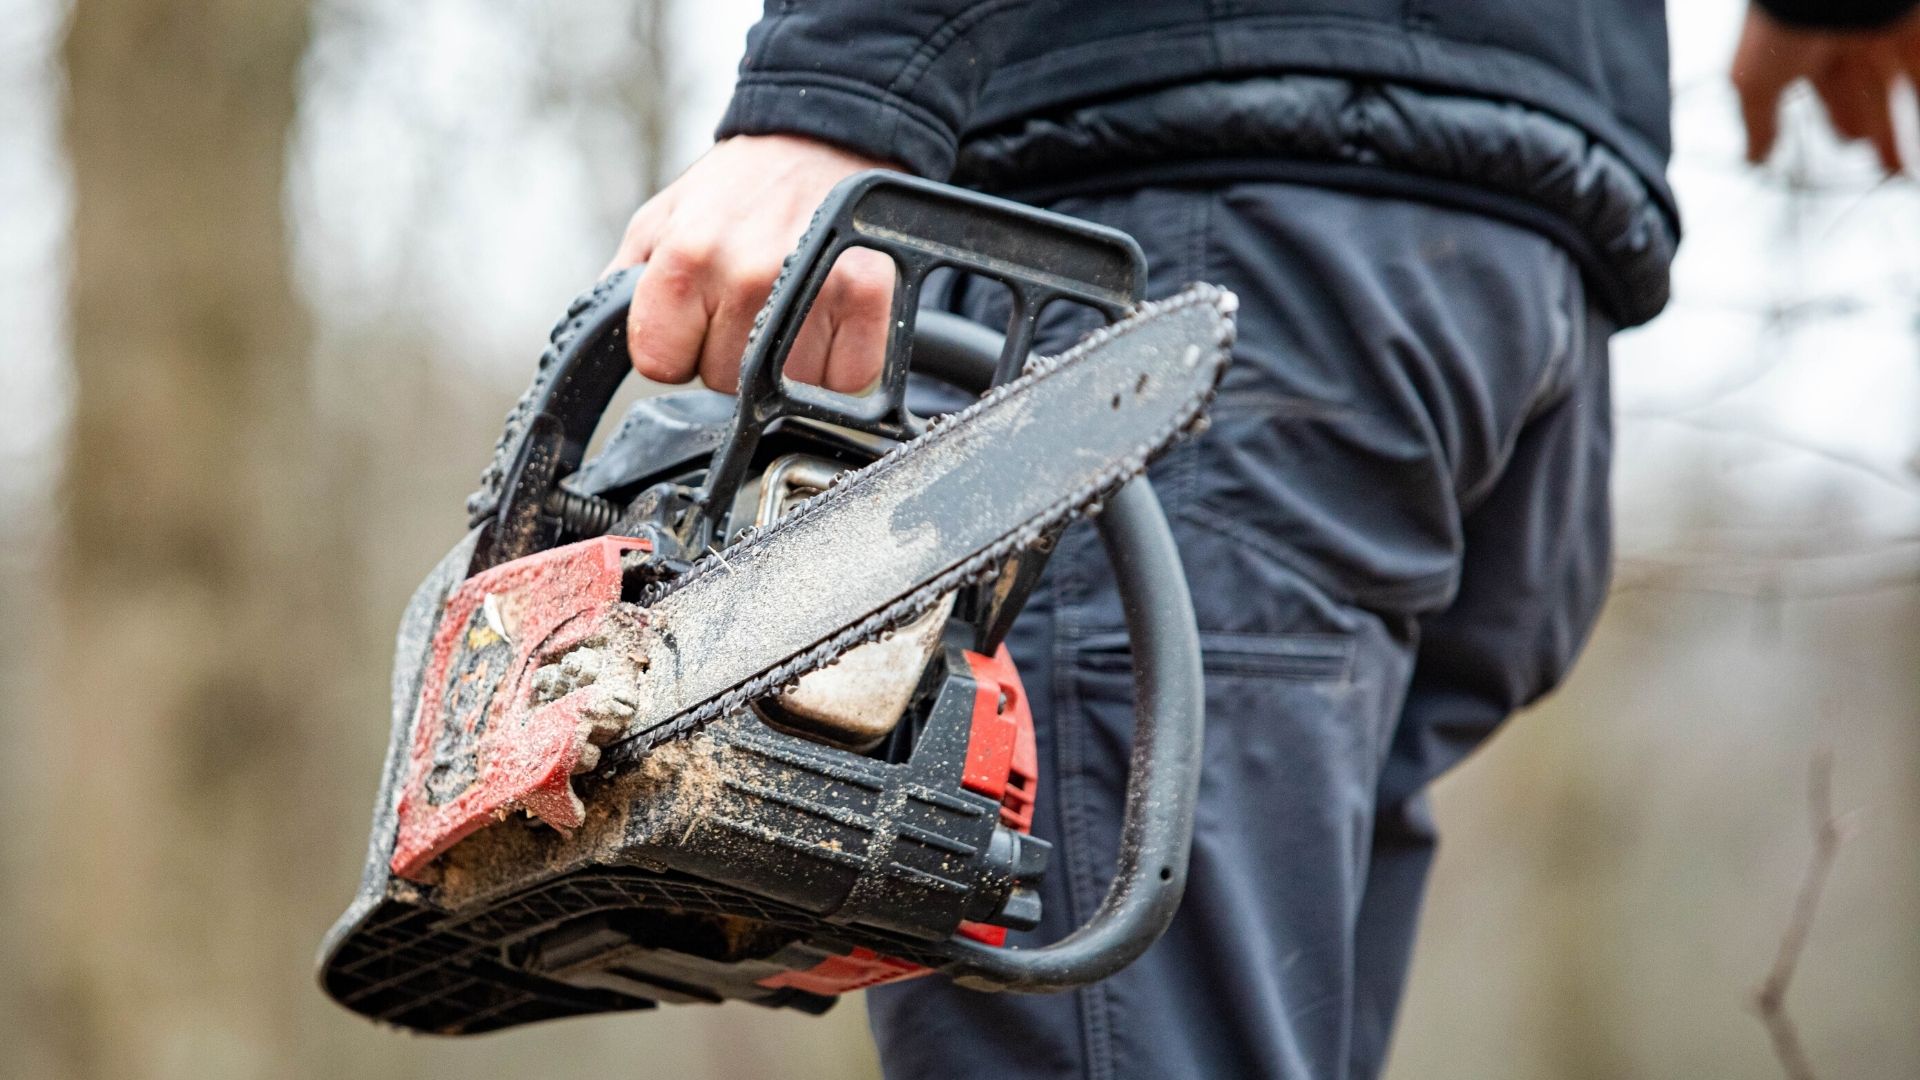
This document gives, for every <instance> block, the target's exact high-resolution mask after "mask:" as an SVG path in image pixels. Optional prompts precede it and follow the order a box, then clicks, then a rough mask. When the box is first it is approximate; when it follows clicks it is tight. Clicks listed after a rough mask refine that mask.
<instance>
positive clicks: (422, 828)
mask: <svg viewBox="0 0 1920 1080" xmlns="http://www.w3.org/2000/svg"><path fill="white" fill-rule="evenodd" d="M650 550H651V545H649V544H648V543H647V541H645V540H638V539H633V538H630V537H620V536H603V537H598V538H596V539H592V540H583V541H581V542H579V543H577V544H568V545H567V546H565V547H558V548H553V549H551V550H548V551H543V552H540V553H538V554H535V555H529V556H527V557H525V558H522V559H516V560H514V561H513V562H509V563H504V564H502V565H500V566H496V567H493V568H491V569H488V570H485V571H482V572H481V573H478V574H475V575H474V576H473V577H470V578H468V579H467V580H466V581H463V582H461V583H460V586H459V587H458V588H457V589H455V590H454V592H453V595H452V596H450V597H449V598H448V599H447V604H446V610H445V612H444V613H443V614H442V616H441V619H440V625H439V628H438V630H437V631H436V632H435V634H434V639H433V650H432V653H431V658H430V660H429V662H428V664H427V669H426V672H425V676H424V678H423V679H422V681H421V688H420V702H419V706H418V708H417V709H416V711H415V714H414V715H415V723H414V738H413V749H412V753H411V755H410V758H409V761H408V763H407V780H406V786H405V788H404V789H403V791H402V793H401V795H400V801H399V806H398V810H397V818H398V821H397V826H398V827H397V831H396V836H395V841H394V848H393V857H392V860H391V862H390V866H391V868H392V870H393V872H394V873H395V874H397V875H399V876H400V877H404V878H412V879H414V880H425V879H426V878H427V877H428V876H430V875H429V871H428V867H429V864H431V863H432V861H433V860H434V859H435V858H436V857H438V856H439V855H440V854H441V853H442V852H444V851H446V850H447V849H448V848H450V847H452V846H453V845H454V844H456V843H458V842H459V841H461V840H462V839H464V838H466V837H467V836H468V835H469V834H471V833H472V832H473V831H474V830H476V829H479V828H480V827H481V826H483V825H486V824H487V823H489V822H491V821H498V820H500V819H502V818H505V817H506V816H507V815H509V814H511V813H513V812H514V811H516V810H524V811H526V812H527V813H530V814H533V815H535V816H537V817H539V818H540V819H541V820H543V821H545V822H546V823H547V824H549V825H552V826H554V827H555V828H558V829H563V830H564V829H571V828H574V827H576V826H578V825H579V824H580V822H581V820H582V816H581V815H582V808H581V806H580V800H579V799H578V798H577V797H576V796H575V795H574V793H573V786H572V783H571V780H570V778H571V776H572V774H573V771H574V766H575V765H576V764H577V763H578V762H579V760H580V755H581V752H582V744H583V742H584V739H585V734H584V733H585V726H584V724H583V720H582V717H581V716H580V706H581V704H582V696H583V694H582V692H575V693H572V694H568V695H566V696H565V697H561V698H559V699H557V700H555V701H551V702H548V703H546V704H544V705H539V706H535V705H534V704H533V687H532V677H533V673H534V672H535V671H536V670H538V669H539V668H540V667H541V666H543V665H544V664H546V663H549V662H551V660H552V659H557V658H558V657H559V656H560V654H562V653H565V652H566V651H567V650H569V649H572V648H574V647H575V646H578V645H579V644H580V643H582V642H583V641H585V640H587V639H588V638H591V637H593V636H595V635H596V634H598V633H599V632H600V620H601V618H602V616H603V615H604V613H605V612H606V610H607V608H608V607H610V606H611V605H612V604H614V603H616V602H618V601H619V600H620V589H621V569H622V568H621V563H622V559H623V557H624V556H626V555H627V554H628V553H629V552H647V551H650ZM489 602H491V604H492V612H491V614H489V612H488V610H487V606H488V604H489ZM502 629H504V630H505V631H506V633H505V634H504V635H503V634H502V633H501V632H500V631H501V630H502Z"/></svg>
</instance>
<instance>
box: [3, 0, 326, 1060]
mask: <svg viewBox="0 0 1920 1080" xmlns="http://www.w3.org/2000/svg"><path fill="white" fill-rule="evenodd" d="M71 20H72V21H71V24H70V26H69V30H68V37H67V40H66V43H65V47H64V61H65V66H66V71H67V76H68V86H69V100H68V109H67V115H66V141H67V149H68V151H69V154H70V161H71V167H72V177H73V186H74V194H75V203H76V205H75V208H74V218H73V233H72V245H73V247H72V251H73V276H72V290H73V294H72V309H71V310H72V342H71V346H72V359H73V370H74V373H75V397H74V405H73V418H72V427H71V433H70V445H69V447H68V454H67V459H66V468H67V473H66V476H65V483H64V490H65V492H66V498H65V502H64V505H63V507H62V517H61V521H60V523H59V536H58V539H57V541H56V545H57V551H58V555H57V559H56V565H57V580H56V582H55V586H54V589H55V611H56V613H57V618H58V627H59V631H60V633H59V636H58V639H57V644H56V645H55V646H54V650H53V653H54V655H53V659H54V666H53V671H54V683H55V685H54V688H53V692H52V701H51V703H50V704H51V706H52V715H51V716H47V717H45V718H44V720H43V723H42V725H41V728H40V730H41V735H40V738H41V739H42V740H43V743H42V745H41V746H40V747H38V748H37V751H38V753H39V755H40V758H39V760H41V761H42V762H44V763H45V768H46V769H47V770H48V771H49V773H50V774H51V775H50V777H49V779H50V781H51V782H50V784H49V787H50V788H51V790H52V791H53V793H54V797H55V800H56V805H54V806H51V807H46V808H42V810H41V813H42V814H43V815H44V820H41V821H39V822H37V827H38V828H40V829H42V830H44V836H43V839H44V841H45V849H46V850H47V852H48V853H49V854H48V856H47V858H46V860H45V862H46V863H47V865H46V866H45V867H43V869H42V871H41V873H42V874H43V876H44V880H43V883H42V887H41V888H40V889H39V890H37V891H38V893H39V895H40V898H41V902H42V903H44V904H46V905H47V911H46V912H45V913H44V914H45V918H43V919H42V920H40V925H41V926H43V927H46V928H48V930H47V933H46V934H45V935H44V937H45V940H42V941H41V942H39V943H38V951H39V960H38V963H37V964H36V973H37V974H38V975H39V976H40V978H41V979H42V980H43V986H42V991H43V992H41V993H39V994H36V995H33V996H34V998H35V999H36V1000H37V1001H39V1002H40V1003H41V1006H42V1007H43V1008H44V1009H45V1010H46V1011H47V1012H46V1015H45V1016H43V1017H41V1018H40V1021H39V1022H36V1023H34V1024H33V1025H32V1029H33V1030H32V1037H33V1038H35V1039H37V1040H39V1043H40V1045H39V1046H38V1048H37V1049H38V1053H36V1054H34V1055H32V1056H31V1057H30V1060H36V1061H38V1062H40V1063H43V1064H44V1065H45V1066H46V1067H48V1068H49V1069H50V1071H52V1072H54V1073H56V1074H59V1075H73V1076H125V1075H181V1076H185V1075H194V1076H225V1075H286V1071H285V1070H284V1068H283V1066H284V1062H282V1061H278V1060H276V1059H275V1055H276V1052H277V1051H279V1050H280V1049H281V1045H280V1044H284V1043H285V1042H286V1041H288V1028H289V1024H290V1014H291V1003H290V1000H289V997H290V994H292V993H295V992H305V991H306V990H307V985H306V983H305V979H304V969H305V962H306V959H307V957H308V956H310V954H311V949H312V947H313V942H312V941H311V940H301V941H297V942H296V941H292V940H289V939H290V938H291V937H292V935H288V934H286V933H285V932H284V929H283V928H280V927H275V926H272V925H263V924H262V923H263V920H262V919H260V918H259V915H258V913H260V912H262V911H271V910H272V908H271V907H268V906H265V905H261V904H259V903H248V902H246V901H245V900H244V897H245V895H246V892H247V891H249V890H270V891H273V892H275V893H277V894H278V895H279V896H286V895H287V894H288V892H290V891H292V890H296V889H299V888H302V887H303V886H302V884H301V883H300V882H298V881H297V880H296V879H295V878H294V876H293V875H289V874H288V873H286V871H285V869H284V867H285V860H284V859H283V858H281V857H278V856H277V855H276V852H277V851H278V850H279V847H280V845H281V844H282V843H283V841H284V838H281V837H276V836H274V835H272V830H270V829H268V828H267V827H265V825H266V822H267V821H268V818H267V817H266V816H265V815H262V814H261V813H259V811H260V809H261V808H263V807H266V806H269V805H272V804H273V803H276V802H280V801H283V800H290V799H297V798H298V797H299V789H300V785H301V773H302V771H303V770H302V768H301V766H302V756H301V743H302V739H301V730H302V728H303V727H304V726H307V725H310V724H313V723H315V722H317V721H318V720H319V719H320V718H319V717H317V716H315V715H314V709H313V708H311V707H309V700H310V699H311V697H312V695H304V694H303V692H302V691H303V681H304V680H303V679H302V677H301V675H302V672H303V670H313V671H322V672H323V671H324V670H325V665H326V657H327V655H328V652H329V649H330V646H329V645H328V639H329V633H328V627H327V625H326V624H325V622H324V620H318V619H316V617H315V616H316V615H317V614H320V613H323V612H324V610H325V609H324V607H323V606H317V605H315V604H313V603H312V602H311V600H312V597H313V596H314V595H315V593H314V586H313V582H312V581H311V580H308V579H307V578H306V576H307V575H314V574H316V573H317V571H318V570H319V569H320V568H322V567H324V566H325V565H326V564H325V562H324V561H323V560H321V559H319V558H316V552H315V545H316V544H324V543H325V542H326V541H325V539H324V529H325V525H324V522H316V521H315V520H314V518H315V515H314V514H313V513H312V512H311V510H310V509H309V507H310V506H311V504H310V503H309V502H308V501H307V498H305V497H304V496H308V495H310V492H307V491H305V490H303V486H304V485H305V483H306V481H307V478H309V477H311V476H314V475H315V474H316V473H317V472H318V470H316V469H315V468H314V467H313V459H312V457H311V454H312V451H313V450H314V449H315V448H314V446H313V445H311V441H312V440H311V425H310V421H309V419H308V416H309V412H308V409H307V407H306V387H307V375H308V371H307V365H306V357H307V351H308V332H307V326H306V322H305V317H304V314H303V311H302V309H301V305H300V304H299V302H298V301H297V300H296V298H295V294H294V288H293V284H292V279H291V276H290V268H289V266H288V242H287V236H286V230H285V228H284V224H283V218H282V195H281V192H282V188H283V183H282V181H283V174H284V172H285V168H286V157H287V149H286V142H287V135H288V130H289V126H290V124H291V123H292V121H293V119H294V115H295V97H296V94H295V81H296V74H297V70H298V67H299V63H300V59H301V56H302V53H303V50H304V48H305V44H306V40H307V36H308V12H307V5H306V3H305V2H304V0H214V2H212V3H188V2H184V0H120V2H118V3H114V4H101V3H80V4H77V5H75V7H74V10H73V13H72V16H71ZM316 528H318V529H320V530H322V535H320V536H315V535H313V533H312V530H315V529H316ZM250 916H251V917H250ZM290 959H292V961H293V963H292V964H291V965H290V964H289V960H290ZM9 1056H12V1055H11V1053H9Z"/></svg>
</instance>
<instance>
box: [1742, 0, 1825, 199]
mask: <svg viewBox="0 0 1920 1080" xmlns="http://www.w3.org/2000/svg"><path fill="white" fill-rule="evenodd" d="M1818 48H1819V46H1818V45H1817V44H1816V43H1813V42H1810V41H1808V40H1807V39H1806V38H1805V36H1804V35H1800V34H1796V33H1794V32H1793V31H1790V30H1787V29H1786V28H1784V27H1782V26H1781V25H1780V24H1778V23H1776V22H1774V21H1773V20H1772V19H1771V18H1769V17H1768V16H1767V15H1766V14H1765V13H1764V12H1760V11H1757V10H1756V11H1753V12H1750V13H1749V14H1748V16H1747V22H1746V26H1745V27H1744V28H1743V29H1742V30H1741V33H1740V44H1739V45H1738V46H1737V47H1736V48H1735V49H1734V54H1733V72H1732V78H1733V87H1734V89H1735V90H1736V91H1737V92H1738V94H1739V97H1740V119H1741V122H1742V126H1743V127H1745V128H1746V132H1747V160H1748V161H1749V162H1752V163H1753V164H1756V165H1758V164H1760V163H1761V162H1763V161H1765V160H1766V159H1767V156H1768V155H1769V154H1771V153H1772V152H1773V145H1774V142H1775V141H1776V140H1777V139H1778V138H1779V135H1780V95H1781V94H1782V93H1784V92H1785V91H1786V89H1787V87H1788V86H1791V85H1792V84H1793V82H1794V80H1796V79H1798V78H1800V77H1802V76H1803V75H1805V74H1807V73H1808V72H1809V71H1810V70H1811V69H1812V68H1813V67H1814V66H1815V64H1816V62H1817V61H1818V60H1819V59H1820V57H1818V56H1816V55H1814V52H1815V50H1817V49H1818Z"/></svg>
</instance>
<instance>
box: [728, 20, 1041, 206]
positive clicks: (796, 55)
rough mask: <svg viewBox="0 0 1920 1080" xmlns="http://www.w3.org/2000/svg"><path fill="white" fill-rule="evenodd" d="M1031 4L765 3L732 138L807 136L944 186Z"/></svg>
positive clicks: (743, 75)
mask: <svg viewBox="0 0 1920 1080" xmlns="http://www.w3.org/2000/svg"><path fill="white" fill-rule="evenodd" d="M1025 8H1026V0H766V9H765V14H764V15H763V16H762V18H761V20H760V22H759V23H758V24H756V25H755V26H754V28H753V29H752V30H751V31H750V32H749V33H748V34H747V52H746V55H745V56H744V57H743V58H742V59H741V61H740V78H739V81H738V83H736V84H735V87H734V92H733V100H732V102H731V103H730V104H729V105H728V106H727V112H726V115H725V116H724V117H722V118H721V121H720V128H719V131H718V132H717V133H716V134H717V136H718V137H720V138H726V137H727V136H730V135H767V134H782V133H783V134H791V135H806V136H811V137H813V138H816V139H820V140H822V141H824V142H830V143H833V144H835V145H837V146H840V147H843V148H845V149H847V150H851V151H853V152H855V153H859V154H864V155H866V156H868V157H874V158H880V159H883V160H887V161H894V162H898V163H899V164H901V165H903V166H905V167H906V168H908V169H910V170H912V171H913V172H915V173H918V174H920V175H921V176H927V177H932V178H934V179H945V178H946V177H947V175H948V174H949V173H951V172H952V171H953V162H954V155H955V153H956V150H957V148H958V146H959V141H960V133H961V131H962V130H964V129H965V127H966V123H967V116H968V115H969V114H970V113H971V112H972V111H973V104H974V101H975V100H976V99H977V98H978V97H979V95H980V88H981V87H982V86H983V85H985V83H986V81H987V76H988V75H990V74H992V72H993V69H994V66H995V65H996V64H997V63H998V62H999V60H1000V58H1001V57H1002V56H1003V55H1005V53H1006V49H1007V46H1008V45H1009V44H1010V43H1011V41H1012V40H1013V37H1014V35H1015V34H1017V33H1018V32H1019V31H1020V28H1021V25H1022V24H1023V23H1024V21H1025V14H1026V12H1025Z"/></svg>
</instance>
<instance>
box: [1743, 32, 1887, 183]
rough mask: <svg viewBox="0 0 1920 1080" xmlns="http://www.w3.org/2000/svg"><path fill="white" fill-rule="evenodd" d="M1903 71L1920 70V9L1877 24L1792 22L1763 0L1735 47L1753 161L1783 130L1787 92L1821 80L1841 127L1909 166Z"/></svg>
mask: <svg viewBox="0 0 1920 1080" xmlns="http://www.w3.org/2000/svg"><path fill="white" fill-rule="evenodd" d="M1902 76H1905V77H1907V78H1908V79H1909V80H1914V79H1915V77H1916V76H1920V15H1910V16H1907V17H1905V18H1902V19H1899V20H1897V21H1895V22H1893V23H1891V24H1889V25H1887V26H1884V27H1878V28H1875V29H1871V30H1816V29H1805V28H1800V27H1794V26H1789V25H1787V24H1785V23H1782V22H1781V21H1780V20H1778V19H1775V18H1774V17H1773V16H1771V15H1768V14H1767V13H1766V12H1764V11H1762V10H1760V9H1759V8H1758V7H1754V8H1750V9H1748V11H1747V24H1746V27H1745V28H1744V29H1743V30H1742V31H1741V34H1740V44H1739V46H1738V48H1736V49H1735V50H1734V54H1733V85H1734V88H1735V89H1736V90H1738V91H1739V92H1740V112H1741V119H1742V120H1743V121H1744V122H1745V124H1746V128H1747V160H1748V161H1750V162H1753V163H1754V164H1756V165H1757V164H1759V163H1761V162H1763V161H1765V160H1766V159H1767V155H1768V154H1769V153H1771V152H1772V150H1773V144H1774V140H1775V138H1776V137H1777V136H1778V135H1779V132H1780V95H1781V94H1782V93H1784V92H1785V91H1786V89H1787V87H1789V86H1791V85H1793V84H1794V83H1795V82H1797V81H1798V80H1800V79H1806V80H1807V81H1808V82H1810V83H1812V84H1813V89H1814V92H1815V93H1817V94H1819V95H1820V101H1821V104H1823V105H1824V106H1826V110H1827V117H1828V118H1829V119H1830V120H1831V121H1832V122H1833V129H1834V131H1835V132H1836V133H1838V134H1839V136H1840V137H1841V138H1843V139H1847V140H1857V139H1864V140H1866V141H1867V142H1870V143H1872V144H1873V148H1874V151H1875V152H1876V153H1877V154H1878V155H1879V157H1880V164H1881V166H1882V167H1883V168H1885V169H1886V170H1887V171H1888V172H1899V171H1900V170H1901V161H1900V147H1899V143H1898V140H1897V139H1896V138H1895V137H1894V122H1893V95H1894V93H1895V91H1896V89H1897V88H1898V84H1899V80H1900V79H1901V77H1902Z"/></svg>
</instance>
